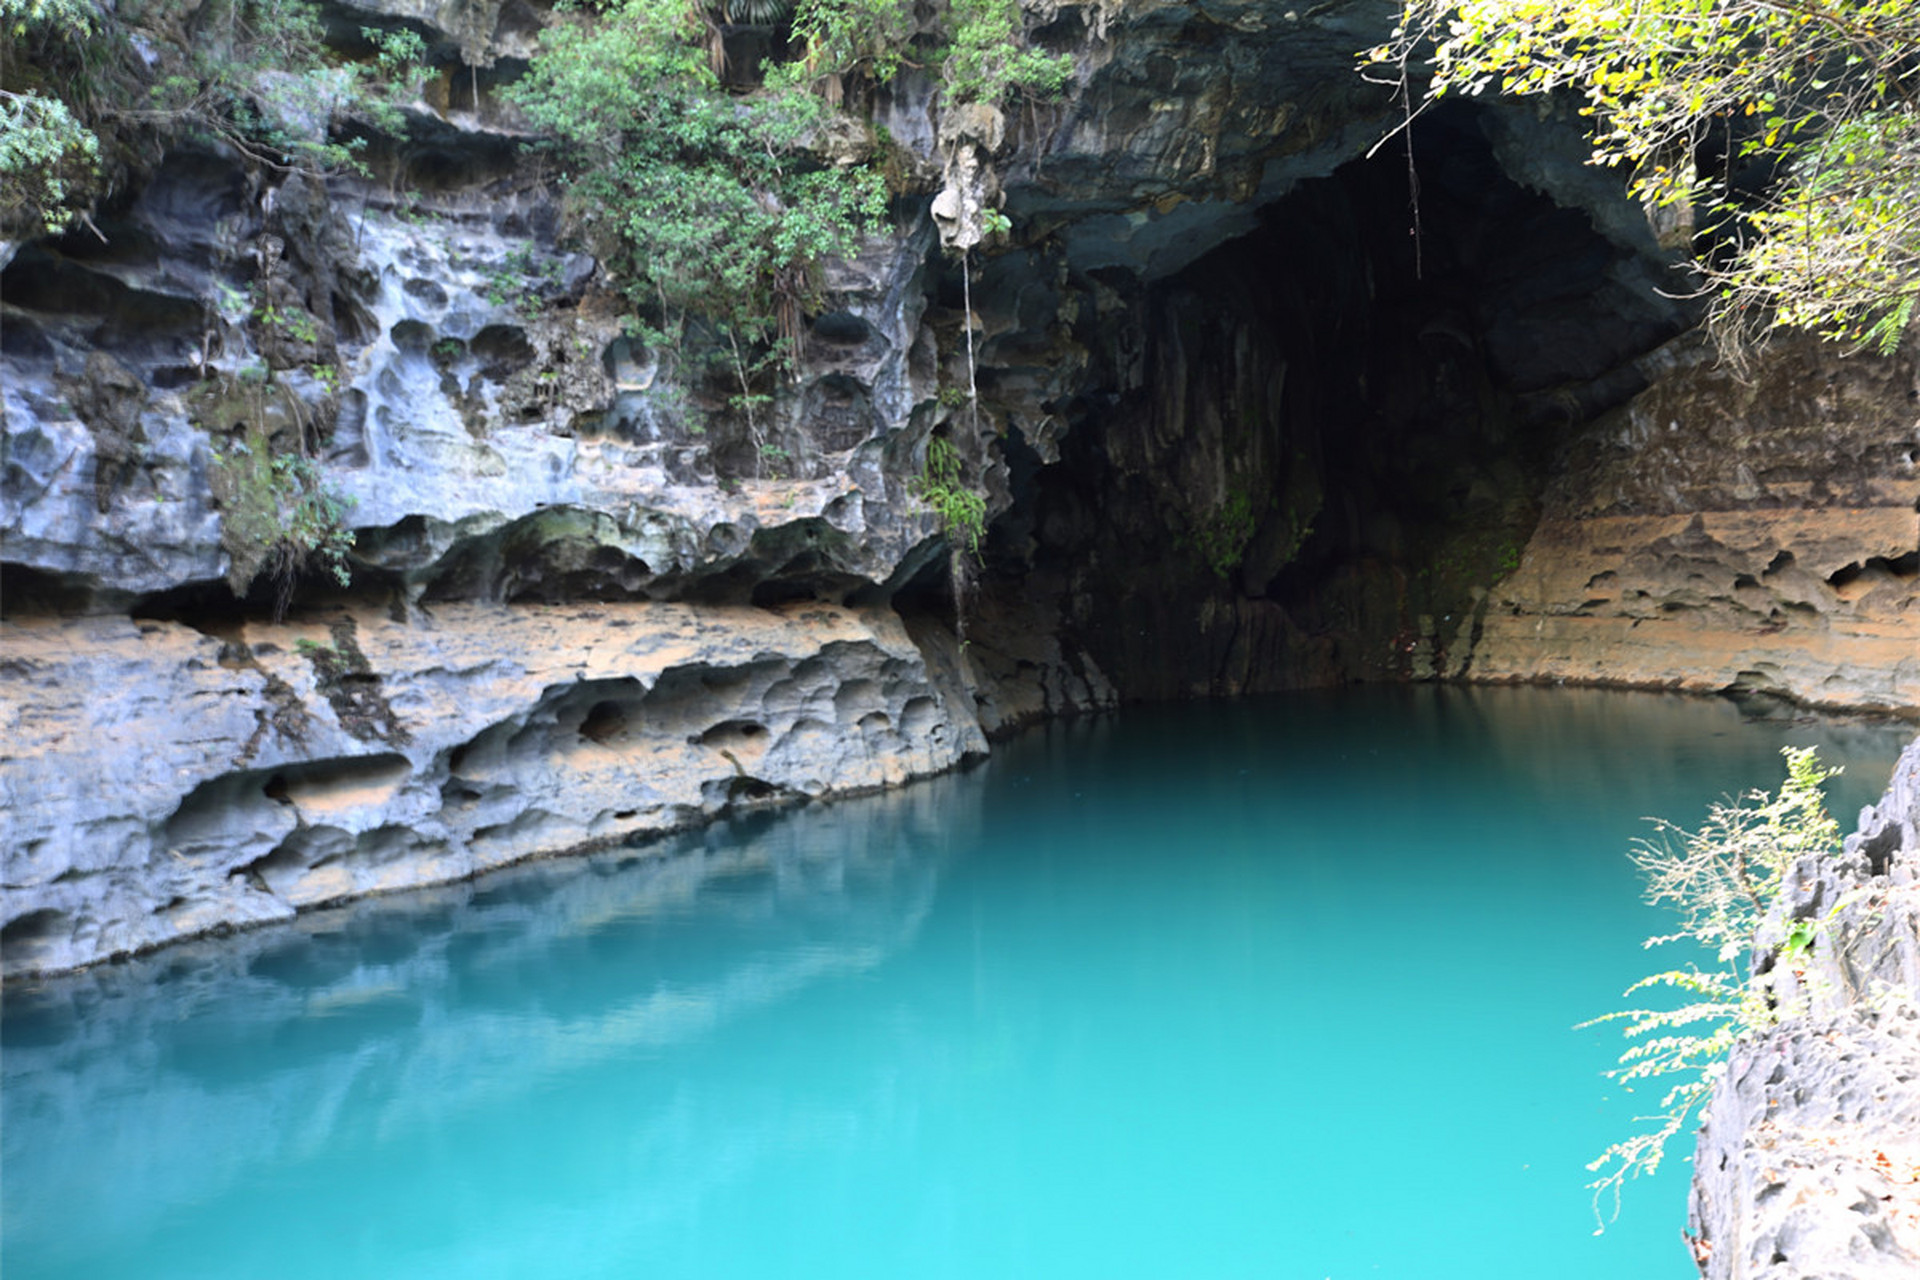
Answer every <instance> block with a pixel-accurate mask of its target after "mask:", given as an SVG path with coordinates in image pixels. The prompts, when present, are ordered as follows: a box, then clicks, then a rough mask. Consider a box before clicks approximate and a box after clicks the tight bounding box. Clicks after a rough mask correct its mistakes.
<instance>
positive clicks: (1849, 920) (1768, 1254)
mask: <svg viewBox="0 0 1920 1280" xmlns="http://www.w3.org/2000/svg"><path fill="white" fill-rule="evenodd" d="M1795 921H1805V922H1811V923H1813V924H1814V925H1816V926H1817V934H1816V941H1815V942H1814V944H1813V946H1812V948H1811V949H1810V951H1809V952H1808V953H1807V955H1806V956H1805V958H1804V960H1803V961H1801V962H1799V964H1798V967H1796V968H1795V969H1794V970H1793V971H1792V972H1787V971H1785V970H1784V969H1776V970H1775V971H1774V972H1773V974H1772V980H1773V982H1774V985H1775V991H1776V998H1777V1002H1778V1006H1779V1007H1780V1008H1781V1009H1782V1010H1786V1011H1790V1012H1789V1014H1788V1016H1786V1017H1784V1018H1783V1019H1782V1020H1781V1021H1780V1022H1779V1023H1778V1024H1777V1025H1775V1026H1773V1027H1771V1028H1768V1029H1767V1030H1766V1031H1765V1032H1764V1033H1762V1034H1760V1035H1758V1036H1754V1037H1751V1038H1748V1039H1745V1040H1742V1041H1741V1042H1740V1043H1739V1044H1737V1045H1736V1046H1735V1047H1734V1049H1733V1052H1732V1054H1731V1057H1730V1059H1729V1061H1728V1063H1727V1068H1726V1074H1725V1076H1724V1077H1723V1078H1722V1079H1721V1081H1720V1082H1719V1084H1718V1085H1717V1086H1716V1087H1715V1090H1714V1096H1713V1101H1712V1103H1711V1105H1710V1107H1709V1109H1708V1112H1707V1116H1706V1122H1705V1124H1703V1125H1702V1127H1701V1130H1700V1134H1699V1138H1698V1142H1697V1145H1696V1149H1695V1153H1694V1175H1693V1200H1692V1206H1691V1210H1690V1213H1689V1218H1690V1228H1691V1232H1692V1239H1693V1246H1694V1256H1695V1258H1696V1259H1697V1260H1698V1261H1699V1263H1700V1270H1701V1274H1702V1275H1704V1276H1706V1277H1708V1280H1722V1278H1723V1277H1735V1276H1738V1277H1743V1278H1750V1280H1776V1278H1777V1280H1786V1278H1787V1277H1794V1278H1796V1280H1797V1278H1799V1277H1820V1278H1822V1280H1825V1278H1827V1277H1831V1278H1832V1280H1879V1277H1886V1278H1887V1280H1894V1277H1906V1276H1911V1275H1913V1274H1914V1272H1915V1269H1916V1268H1920V741H1916V742H1915V743H1914V744H1913V745H1912V746H1910V747H1908V748H1907V750H1906V752H1905V753H1904V754H1903V755H1902V756H1901V757H1900V761H1899V763H1898V764H1897V765H1895V766H1894V771H1893V779H1892V781H1891V782H1890V783H1889V784H1888V786H1887V792H1886V795H1885V796H1884V797H1883V798H1882V799H1881V800H1880V803H1879V804H1877V805H1875V806H1873V807H1871V808H1868V809H1866V810H1864V811H1863V812H1862V813H1861V815H1860V825H1859V829H1858V831H1856V832H1855V833H1854V834H1853V835H1851V836H1849V837H1848V838H1847V841H1846V845H1845V848H1844V850H1843V852H1842V853H1841V855H1840V856H1839V857H1838V858H1832V859H1817V860H1811V859H1810V860H1808V861H1806V862H1803V863H1801V864H1800V865H1798V866H1796V867H1795V868H1794V869H1793V870H1792V871H1791V872H1790V873H1789V877H1788V882H1787V889H1786V894H1785V896H1784V898H1783V900H1782V902H1781V904H1780V906H1779V907H1778V909H1777V910H1776V912H1775V914H1774V916H1773V917H1772V918H1771V919H1770V920H1769V921H1768V922H1767V924H1766V925H1764V926H1763V929H1762V936H1761V937H1760V938H1759V939H1758V940H1757V944H1758V945H1760V946H1762V947H1764V948H1767V949H1769V950H1771V949H1772V948H1776V947H1777V946H1778V945H1779V943H1780V941H1781V940H1782V939H1784V938H1785V937H1786V935H1787V929H1788V928H1789V927H1790V926H1791V924H1792V923H1793V922H1795Z"/></svg>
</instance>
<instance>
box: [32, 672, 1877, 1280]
mask: <svg viewBox="0 0 1920 1280" xmlns="http://www.w3.org/2000/svg"><path fill="white" fill-rule="evenodd" d="M1905 737H1906V731H1905V730H1904V729H1902V728H1900V727H1898V726H1887V725H1872V724H1863V723H1850V722H1839V721H1826V720H1811V719H1804V718H1794V717H1779V718H1768V717H1765V716H1754V715H1751V714H1743V713H1742V711H1741V709H1739V708H1737V707H1735V706H1734V705H1733V704H1731V703H1727V702H1721V701H1702V700H1696V699H1684V698H1678V697H1662V696H1657V695H1628V694H1618V693H1599V692H1588V691H1557V690H1556V691H1543V690H1526V689H1483V690H1457V689H1431V688H1427V689H1376V690H1363V691H1349V692H1341V693H1328V694H1309V695H1293V696H1287V697H1279V698H1271V699H1262V700H1254V701H1248V702H1242V703H1234V704H1219V705H1208V706H1198V707H1160V708H1145V709H1140V710H1136V711H1131V712H1128V713H1127V714H1125V715H1123V716H1120V717H1115V718H1105V719H1098V720H1087V721H1079V722H1069V723H1063V724H1058V725H1054V726H1051V727H1049V728H1047V729H1044V730H1041V731H1038V732H1036V733H1034V734H1031V735H1029V736H1027V737H1025V738H1022V739H1020V740H1018V741H1016V742H1014V743H1011V744H1008V745H1007V746H1006V747H1004V748H1003V749H1002V750H1001V751H999V752H998V753H997V754H996V756H995V757H994V759H993V760H992V761H991V762H989V764H988V765H987V766H985V767H984V768H981V769H977V770H973V771H971V772H968V773H965V774H960V775H954V776H950V777H946V778H942V779H936V780H933V781H930V782H927V783H921V784H917V785H915V786H913V787H910V788H907V789H905V790H902V791H899V792H895V793H891V794H888V795H883V796H875V797H868V798H864V799H859V800H851V801H846V802H843V803H839V804H834V805H826V806H815V807H813V808H811V809H808V810H803V811H796V812H787V813H782V814H761V815H755V816H750V817H743V818H740V819H738V820H736V821H733V822H729V823H723V824H721V825H719V826H716V827H713V828H710V829H708V830H705V831H702V832H699V833H696V834H692V835H688V836H683V837H680V838H676V839H673V840H669V841H663V842H660V843H657V844H653V845H648V846H645V847H642V848H636V849H627V850H617V851H610V852H608V853H605V854H601V855H596V856H592V857H587V858H580V859H571V860H559V861H553V862H546V863H537V864H532V865H529V866H524V867H521V868H517V869H513V870H510V871H506V872H502V873H498V874H495V875H492V876H489V877H486V878H484V879H482V880H479V881H475V882H473V883H470V884H465V885H459V886H454V887H450V888H447V889H442V890H435V891H427V892H422V893H415V894H409V895H406V896H404V897H399V898H393V899H385V900H376V901H370V902H363V903H360V904H356V905H353V906H350V907H345V908H339V909H334V910H330V911H324V912H318V913H314V914H312V915H309V916H304V917H302V918H300V919H299V920H298V921H296V922H294V923H292V924H291V925H289V926H285V927H280V928H275V929H270V930H262V931H259V932H255V933H249V934H243V935H240V936H237V937H234V938H229V939H224V940H218V941H205V942H198V943H192V944H188V945H184V946H182V947H179V948H176V949H173V950H170V951H166V952H162V953H158V954H156V955H153V956H150V957H146V958H143V959H140V960H136V961H133V962H129V963H125V964H119V965H111V966H105V967H101V968H97V969H95V970H92V971H89V972H86V973H82V974H78V975H70V976H68V977H65V978H61V979H56V980H50V981H46V982H42V983H38V984H35V985H31V986H19V987H12V988H9V989H8V991H7V993H6V1002H5V1009H4V1019H3V1021H0V1045H3V1046H4V1050H5V1054H4V1061H3V1063H0V1069H3V1071H4V1076H3V1078H0V1108H3V1109H4V1117H3V1119H4V1124H3V1127H0V1144H4V1145H3V1146H0V1160H3V1161H4V1170H5V1181H4V1188H3V1194H4V1231H5V1236H4V1251H5V1257H6V1261H7V1272H8V1275H9V1277H10V1280H21V1278H24V1277H34V1276H61V1275H81V1274H85V1275H88V1276H92V1277H97V1278H100V1280H105V1278H107V1277H113V1276H121V1275H126V1276H133V1275H140V1276H170V1275H183V1276H184V1275H194V1276H227V1275H233V1276H239V1275H243V1274H246V1275H252V1274H257V1273H263V1272H271V1273H272V1274H275V1275H280V1276H301V1275H315V1276H319V1275H342V1274H355V1275H458V1276H495V1275H498V1276H515V1275H569V1276H588V1275H633V1274H640V1273H641V1272H642V1271H645V1272H646V1273H648V1274H658V1275H669V1276H699V1277H717V1276H732V1275H740V1276H748V1275H770V1274H780V1275H822V1276H826V1275H832V1276H851V1275H874V1276H900V1275H915V1276H932V1275H954V1276H984V1275H1009V1276H1014V1275H1032V1276H1048V1277H1057V1276H1062V1275H1100V1276H1123V1275H1140V1276H1149V1275H1155V1276H1157V1275H1166V1274H1180V1273H1185V1274H1206V1275H1287V1276H1293V1275H1299V1276H1309V1275H1311V1276H1315V1277H1318V1276H1325V1275H1396V1274H1397V1275H1403V1276H1410V1277H1420V1278H1421V1280H1436V1278H1438V1277H1443V1276H1455V1275H1458V1276H1467V1275H1473V1276H1504V1275H1513V1276H1521V1275H1533V1274H1538V1273H1539V1271H1540V1270H1542V1269H1543V1268H1544V1269H1551V1270H1553V1271H1555V1272H1556V1273H1557V1274H1558V1275H1560V1276H1562V1277H1564V1278H1565V1280H1571V1278H1572V1277H1575V1276H1584V1275H1593V1276H1618V1275H1627V1274H1633V1275H1648V1276H1652V1275H1659V1274H1668V1275H1673V1276H1676V1277H1678V1276H1682V1275H1684V1274H1686V1268H1685V1266H1684V1261H1685V1260H1684V1256H1683V1255H1682V1254H1680V1253H1679V1252H1678V1250H1677V1249H1676V1248H1675V1246H1674V1244H1673V1236H1674V1232H1675V1230H1676V1228H1677V1223H1678V1221H1679V1217H1680V1212H1681V1211H1680V1208H1679V1205H1680V1204H1681V1202H1682V1201H1683V1199H1684V1185H1683V1183H1684V1166H1676V1167H1677V1169H1678V1170H1680V1173H1679V1174H1678V1176H1675V1177H1673V1178H1671V1179H1667V1178H1663V1179H1660V1180H1656V1181H1657V1182H1665V1183H1666V1184H1667V1185H1665V1186H1664V1187H1661V1188H1660V1189H1659V1190H1658V1192H1657V1194H1649V1195H1648V1196H1647V1197H1646V1200H1647V1202H1648V1204H1649V1205H1650V1206H1651V1210H1652V1211H1649V1212H1645V1213H1642V1214H1641V1215H1640V1216H1639V1218H1638V1220H1637V1221H1633V1222H1623V1223H1622V1225H1621V1226H1620V1227H1619V1228H1616V1230H1615V1231H1613V1232H1610V1233H1609V1234H1608V1236H1607V1237H1606V1238H1605V1239H1604V1240H1602V1241H1593V1240H1592V1239H1591V1237H1590V1234H1589V1233H1590V1231H1591V1221H1590V1219H1589V1217H1588V1206H1587V1203H1586V1199H1585V1195H1584V1192H1582V1191H1581V1189H1580V1184H1581V1182H1583V1181H1584V1180H1585V1177H1586V1175H1585V1173H1584V1171H1583V1170H1581V1169H1580V1168H1579V1164H1580V1163H1581V1162H1582V1161H1584V1159H1586V1158H1587V1157H1589V1156H1590V1155H1591V1154H1593V1153H1594V1152H1595V1151H1597V1150H1598V1149H1599V1147H1601V1146H1604V1145H1605V1143H1606V1142H1607V1141H1610V1140H1612V1138H1614V1137H1616V1136H1619V1132H1618V1131H1619V1128H1620V1126H1621V1125H1622V1124H1623V1123H1625V1122H1626V1121H1627V1120H1628V1119H1630V1118H1631V1114H1632V1113H1631V1111H1630V1110H1627V1109H1626V1108H1628V1107H1630V1106H1631V1105H1632V1104H1631V1102H1622V1101H1620V1100H1614V1101H1612V1102H1608V1101H1606V1100H1604V1098H1603V1096H1602V1095H1604V1093H1605V1084H1604V1082H1603V1081H1600V1080H1599V1079H1598V1072H1599V1071H1600V1070H1602V1069H1604V1067H1605V1066H1606V1065H1608V1063H1609V1062H1610V1061H1611V1058H1612V1055H1613V1053H1614V1052H1615V1050H1616V1046H1614V1045H1612V1044H1611V1043H1610V1042H1608V1040H1607V1038H1606V1037H1605V1035H1604V1034H1602V1033H1582V1034H1580V1035H1569V1034H1568V1031H1567V1028H1568V1027H1569V1026H1570V1025H1571V1024H1572V1023H1573V1022H1575V1021H1578V1020H1579V1019H1580V1018H1582V1017H1585V1016H1589V1015H1591V1014H1592V1013H1595V1012H1599V1011H1601V1010H1604V1009H1606V1008H1609V1007H1612V1005H1613V1003H1614V1001H1615V1000H1616V998H1617V993H1618V991H1619V990H1620V989H1621V988H1622V987H1623V986H1624V985H1625V983H1626V982H1627V981H1629V980H1631V978H1632V977H1633V976H1636V975H1637V974H1638V973H1639V972H1642V971H1644V969H1645V968H1646V967H1647V961H1646V958H1645V957H1644V956H1643V955H1642V954H1641V953H1640V951H1639V948H1638V946H1637V942H1638V939H1639V938H1640V937H1641V936H1643V935H1644V934H1646V933H1648V932H1651V931H1652V930H1653V928H1654V927H1655V926H1656V925H1657V924H1658V920H1657V918H1656V917H1653V916H1651V915H1650V913H1649V912H1648V911H1647V910H1646V908H1644V906H1642V904H1640V903H1639V902H1638V900H1637V894H1636V891H1635V886H1634V884H1633V881H1632V875H1631V871H1630V868H1628V867H1627V866H1626V863H1625V859H1624V858H1622V857H1621V856H1620V853H1621V851H1622V850H1623V849H1624V848H1625V845H1626V842H1627V841H1628V840H1629V839H1630V838H1631V837H1632V836H1633V835H1635V834H1639V833H1640V832H1641V831H1642V830H1643V828H1642V827H1641V825H1640V823H1639V819H1640V817H1641V815H1643V814H1659V815H1663V816H1668V817H1672V818H1675V819H1676V820H1679V821H1682V822H1692V821H1695V820H1697V818H1698V816H1699V814H1700V812H1701V811H1702V809H1703V808H1704V806H1705V804H1706V803H1707V802H1708V801H1710V800H1712V799H1715V798H1717V797H1719V796H1720V795H1722V794H1723V793H1726V792H1730V791H1736V790H1739V789H1742V788H1746V787H1752V786H1772V785H1775V784H1776V783H1777V781H1778V778H1779V774H1780V764H1779V760H1778V755H1777V752H1778V749H1779V747H1780V746H1781V745H1783V744H1787V743H1793V744H1796V745H1801V744H1817V745H1820V746H1821V747H1822V749H1823V752H1824V753H1825V754H1826V755H1827V756H1828V757H1829V758H1830V759H1833V760H1835V761H1838V762H1845V763H1849V764H1850V765H1851V766H1852V767H1851V769H1850V772H1849V774H1848V775H1847V776H1846V777H1845V778H1844V780H1843V785H1842V787H1841V788H1840V790H1839V792H1838V794H1837V795H1836V797H1835V799H1836V806H1835V807H1836V811H1837V812H1839V813H1840V814H1842V815H1843V817H1845V816H1850V815H1851V813H1852V811H1853V810H1854V809H1856V808H1857V807H1858V806H1859V805H1860V804H1863V803H1866V802H1868V801H1870V800H1872V799H1874V798H1875V797H1876V796H1877V794H1878V791H1879V788H1880V786H1881V784H1882V783H1883V782H1884V777H1885V771H1886V768H1887V766H1888V765H1890V764H1891V762H1892V760H1893V758H1894V756H1895V755H1896V754H1897V752H1898V750H1899V748H1900V746H1901V745H1902V744H1903V741H1904V739H1905ZM1637 1208H1638V1206H1636V1209H1637ZM1516 1268H1517V1269H1516Z"/></svg>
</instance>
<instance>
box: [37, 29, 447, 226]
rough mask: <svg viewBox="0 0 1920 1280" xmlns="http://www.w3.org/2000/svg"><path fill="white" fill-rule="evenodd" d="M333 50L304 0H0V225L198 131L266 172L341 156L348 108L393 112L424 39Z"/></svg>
mask: <svg viewBox="0 0 1920 1280" xmlns="http://www.w3.org/2000/svg"><path fill="white" fill-rule="evenodd" d="M364 35H365V36H366V38H367V39H368V40H369V42H370V44H371V46H372V48H373V50H374V55H373V56H372V57H371V58H369V59H367V60H365V61H358V62H356V61H352V60H347V59H343V58H341V57H339V56H337V55H336V54H334V53H333V52H332V51H330V50H329V49H328V47H327V45H326V28H325V26H324V24H323V23H322V22H321V20H320V17H319V14H318V11H317V10H316V9H315V8H314V7H313V6H312V5H310V4H308V3H306V0H203V2H202V3H197V4H196V3H192V2H191V0H126V2H125V3H122V4H119V5H117V6H113V7H111V8H108V7H102V6H99V5H96V4H94V3H91V2H90V0H0V237H3V238H10V239H11V238H24V237H29V236H35V235H40V234H44V233H46V232H49V231H59V230H61V229H63V228H64V227H66V226H67V224H68V223H69V222H71V221H73V220H74V219H75V218H76V217H78V218H85V217H86V216H87V212H88V209H89V208H90V206H91V205H92V203H93V202H94V200H95V199H96V198H98V197H99V196H100V195H102V194H104V190H105V189H106V188H107V187H110V186H111V185H112V180H113V177H114V172H113V171H114V169H115V168H116V167H117V166H118V165H119V164H121V163H124V162H126V161H129V160H134V159H137V158H138V157H139V156H141V155H142V154H143V153H146V154H149V155H151V154H154V153H157V151H158V149H160V148H163V147H165V146H166V145H168V144H170V143H172V142H173V141H175V140H176V139H179V138H182V137H194V136H199V137H203V138H207V139H210V140H213V141H216V142H217V143H219V144H221V145H223V146H226V147H229V148H231V149H233V150H234V151H237V152H238V153H240V154H241V155H244V156H246V157H247V158H248V159H249V160H250V161H252V162H253V163H254V164H257V165H259V166H261V167H263V168H266V169H269V170H275V171H278V172H281V173H287V172H292V171H295V170H300V171H305V172H308V173H327V172H331V171H334V170H338V169H341V168H345V167H348V166H351V165H352V164H353V163H354V156H355V152H356V150H357V149H358V147H359V146H360V145H361V142H362V140H360V139H351V140H348V139H343V138H342V137H341V135H340V133H339V130H338V128H337V126H339V125H340V124H341V123H342V122H343V121H345V120H348V119H357V120H359V121H362V122H364V123H367V124H369V125H371V126H372V127H373V128H375V129H377V130H382V131H387V132H392V131H395V130H397V129H398V128H399V126H400V111H399V104H400V102H401V101H402V100H403V99H404V98H406V97H408V96H410V95H411V92H412V88H413V86H412V83H411V77H412V71H413V68H414V67H415V65H416V64H417V62H418V61H419V59H420V58H421V57H422V56H423V55H424V52H425V45H424V42H422V41H421V39H420V38H419V36H418V35H416V34H414V33H413V32H411V31H405V30H399V31H385V32H381V31H372V30H369V31H367V32H365V33H364Z"/></svg>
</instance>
